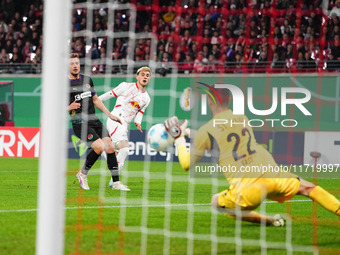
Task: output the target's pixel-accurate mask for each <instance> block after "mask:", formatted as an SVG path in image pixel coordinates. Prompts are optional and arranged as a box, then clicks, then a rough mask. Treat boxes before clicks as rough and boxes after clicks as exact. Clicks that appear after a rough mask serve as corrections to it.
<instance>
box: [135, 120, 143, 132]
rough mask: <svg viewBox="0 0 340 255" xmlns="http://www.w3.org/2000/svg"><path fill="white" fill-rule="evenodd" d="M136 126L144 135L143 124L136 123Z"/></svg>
mask: <svg viewBox="0 0 340 255" xmlns="http://www.w3.org/2000/svg"><path fill="white" fill-rule="evenodd" d="M135 125H136V128H137V129H138V130H139V131H140V132H141V133H143V130H142V126H141V124H139V123H136V122H135Z"/></svg>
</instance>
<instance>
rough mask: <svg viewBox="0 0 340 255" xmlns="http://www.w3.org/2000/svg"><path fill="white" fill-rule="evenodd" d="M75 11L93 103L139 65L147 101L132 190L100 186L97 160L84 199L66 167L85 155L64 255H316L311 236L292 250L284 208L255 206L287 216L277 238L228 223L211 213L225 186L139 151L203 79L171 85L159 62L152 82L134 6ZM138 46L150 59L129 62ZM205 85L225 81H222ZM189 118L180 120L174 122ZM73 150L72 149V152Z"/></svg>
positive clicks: (71, 201) (148, 38)
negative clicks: (99, 25)
mask: <svg viewBox="0 0 340 255" xmlns="http://www.w3.org/2000/svg"><path fill="white" fill-rule="evenodd" d="M73 10H74V12H75V13H78V16H81V17H83V16H85V18H86V26H85V27H84V29H82V30H79V31H75V32H73V35H72V36H73V39H72V41H73V44H74V47H73V48H74V49H75V50H77V47H78V46H79V47H80V48H81V47H83V48H84V49H85V56H84V57H83V58H81V61H82V65H83V67H84V68H83V73H84V74H86V75H93V79H94V83H95V88H96V91H97V93H98V94H99V95H100V94H101V93H103V92H106V91H109V90H111V89H112V88H114V87H116V86H117V85H118V84H119V83H120V82H122V81H127V82H133V81H134V80H135V73H136V70H137V68H138V67H140V66H145V65H147V66H149V67H150V68H151V70H152V71H153V74H152V78H151V81H150V83H149V84H148V86H147V91H148V93H149V95H150V98H151V103H150V104H149V106H148V108H147V111H146V112H145V114H144V117H143V122H142V128H143V130H144V133H143V134H139V133H138V132H139V131H137V130H135V129H134V128H132V127H131V126H130V128H131V131H130V158H129V159H128V160H127V161H126V163H125V166H124V168H123V170H122V171H121V172H120V180H121V182H122V183H124V184H128V185H129V187H130V188H131V191H129V192H120V191H112V190H111V189H110V188H109V187H108V182H109V178H110V172H109V171H108V170H107V166H106V161H105V160H100V161H98V163H97V164H96V165H94V167H93V168H92V169H91V170H90V172H89V177H88V179H89V185H90V187H91V190H90V191H83V190H81V189H79V188H78V183H77V182H75V181H74V175H75V174H76V172H77V170H72V169H73V167H75V168H78V169H79V168H81V167H82V165H83V162H84V156H85V155H86V154H83V155H81V156H82V157H81V160H79V161H77V160H75V161H74V162H75V163H72V164H73V165H72V167H71V168H72V169H71V170H69V175H70V177H69V180H68V197H67V208H66V209H67V222H66V237H67V238H66V243H65V244H66V245H65V246H66V247H65V253H66V254H185V253H186V254H209V253H210V254H234V253H235V254H244V253H255V254H258V253H261V254H282V253H285V254H293V253H296V252H304V253H307V254H318V251H317V249H315V248H313V243H312V240H311V237H310V236H309V237H308V240H306V242H301V240H299V241H297V242H294V240H293V239H294V236H295V234H294V231H296V230H295V229H294V225H293V223H292V220H291V219H290V213H291V211H290V210H291V209H290V207H289V206H287V207H283V206H280V207H279V208H274V207H273V206H272V205H273V203H271V202H265V203H262V204H261V206H260V208H259V212H260V213H263V214H268V207H270V208H269V214H274V213H275V212H278V211H279V210H281V211H284V210H286V212H287V215H286V219H287V222H286V227H285V228H283V229H279V230H274V229H273V228H267V227H266V226H265V224H260V225H257V226H253V225H251V224H247V223H243V222H241V221H240V220H236V221H234V220H232V219H228V218H227V217H225V216H224V215H222V214H220V213H218V212H217V211H216V210H214V209H213V208H212V207H211V206H210V199H211V197H212V195H213V194H216V193H218V192H221V191H222V190H224V189H226V187H227V182H226V180H224V179H219V178H190V176H189V174H188V173H186V172H184V171H183V170H182V169H181V168H180V165H179V164H178V162H177V155H176V152H175V151H174V150H170V151H169V152H155V151H154V150H152V149H151V148H150V146H149V145H148V144H147V141H146V133H147V130H148V129H149V128H150V127H151V126H152V125H154V124H156V123H163V122H164V120H165V119H166V118H168V117H170V116H174V115H178V114H179V112H181V111H182V110H181V109H180V97H181V95H182V93H183V91H184V89H186V88H187V87H189V86H190V85H191V83H193V82H197V81H200V79H201V77H200V76H198V75H196V76H195V77H189V78H185V77H184V78H183V77H181V78H179V75H178V74H177V69H176V66H175V65H172V63H171V62H169V63H167V65H168V66H167V68H168V73H167V77H166V78H162V77H160V76H157V74H156V70H159V69H161V68H163V67H164V64H163V66H162V63H156V62H155V61H154V59H155V55H156V48H157V36H156V35H154V34H151V33H135V32H134V31H135V28H136V23H135V20H136V18H137V10H136V7H135V5H133V4H118V3H116V2H114V3H100V4H98V3H92V2H90V1H88V2H86V3H79V4H75V5H74V6H73ZM117 17H118V19H119V20H123V23H124V24H125V26H127V27H128V29H127V30H126V31H116V30H115V29H116V28H115V24H116V23H115V20H116V18H117ZM96 18H103V19H107V27H106V28H103V29H98V30H96V28H94V27H95V23H96V21H95V20H96ZM116 25H117V24H116ZM119 40H120V41H121V42H123V45H124V44H125V46H122V47H125V51H126V56H124V57H119V58H118V57H117V58H116V57H115V55H116V54H119V53H120V51H115V49H116V47H117V45H118V44H119V43H118V42H117V41H119ZM140 42H147V43H146V44H147V45H148V46H149V47H150V54H149V59H148V60H141V61H136V51H135V50H134V49H135V48H136V45H137V43H140ZM78 44H80V45H78ZM82 44H83V45H82ZM94 44H96V45H98V44H100V45H101V46H100V47H98V48H99V50H100V49H101V47H103V48H104V50H100V52H101V57H100V58H95V57H93V54H92V53H93V52H94V50H95V49H94V48H96V47H93V46H94ZM80 52H81V49H80ZM83 52H84V51H83ZM207 77H208V78H206V77H204V78H205V79H209V75H208V76H207ZM213 79H214V80H223V79H224V76H222V75H221V76H220V77H214V78H213ZM241 80H246V78H244V77H242V78H241ZM242 82H243V81H242ZM114 103H115V100H114V99H112V101H110V102H106V103H105V105H106V106H107V108H108V109H109V110H112V108H113V106H114ZM98 116H101V119H102V120H103V124H104V126H105V125H106V116H105V115H103V114H99V113H98ZM188 116H189V115H188V113H183V112H182V117H187V118H188ZM131 125H133V124H131ZM137 134H139V135H137ZM74 146H75V143H70V148H74ZM79 146H81V145H79V144H78V145H76V150H77V152H79V151H80V149H79ZM78 154H79V153H78ZM134 159H139V160H138V161H136V160H134ZM71 179H72V180H71ZM292 203H296V204H297V203H309V202H308V201H306V200H301V201H299V200H295V201H293V202H292ZM290 206H291V205H290ZM236 218H237V217H236ZM302 227H303V228H304V230H303V232H304V233H309V231H310V230H311V228H310V227H309V226H307V224H304V225H303V226H302ZM306 229H307V230H306ZM312 230H314V229H312Z"/></svg>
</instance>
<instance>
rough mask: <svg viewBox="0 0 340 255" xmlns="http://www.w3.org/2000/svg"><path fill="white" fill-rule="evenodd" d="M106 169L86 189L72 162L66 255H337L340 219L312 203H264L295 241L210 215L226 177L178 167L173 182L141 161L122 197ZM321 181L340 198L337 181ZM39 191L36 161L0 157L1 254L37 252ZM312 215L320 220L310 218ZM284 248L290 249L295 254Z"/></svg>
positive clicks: (278, 231)
mask: <svg viewBox="0 0 340 255" xmlns="http://www.w3.org/2000/svg"><path fill="white" fill-rule="evenodd" d="M101 164H102V166H104V164H105V163H104V162H103V161H99V162H97V163H96V164H95V165H94V167H93V170H91V171H90V174H89V177H88V180H89V186H90V188H91V189H90V190H89V191H83V190H81V189H80V188H79V184H78V181H77V180H76V178H75V174H76V173H77V168H78V167H79V165H80V162H79V160H69V161H68V174H67V193H66V194H67V200H66V201H67V202H66V205H65V206H66V209H65V212H66V223H65V254H140V253H141V252H144V253H145V254H163V252H164V250H163V247H164V244H166V246H165V247H169V250H168V251H165V253H167V254H188V253H192V254H202V255H203V254H211V253H214V254H235V252H236V251H240V249H242V250H241V253H242V254H261V251H262V252H263V253H265V251H266V254H312V252H311V251H312V245H315V247H316V248H317V250H318V252H319V254H339V253H340V221H339V218H338V217H336V216H334V215H333V214H331V213H330V212H328V211H326V210H325V209H323V208H321V207H320V206H317V207H315V206H314V208H313V203H312V202H311V201H310V200H309V199H308V198H305V197H302V196H296V197H295V198H294V200H293V201H292V202H288V203H285V204H279V203H271V202H268V203H266V204H265V207H266V211H267V213H268V214H276V213H285V212H290V213H291V215H292V217H293V222H292V229H291V230H292V231H291V236H290V234H289V233H288V235H287V232H289V231H287V228H274V227H267V228H261V227H260V226H259V225H256V224H251V223H246V222H242V223H240V222H236V221H234V220H232V219H230V218H228V217H226V216H224V215H222V214H218V213H215V212H214V211H213V210H211V209H210V206H209V203H210V198H211V196H212V194H213V193H214V192H216V191H222V190H224V189H225V188H226V187H227V186H226V185H227V182H226V181H225V180H223V179H218V180H214V181H215V183H214V185H213V184H212V180H211V179H201V178H200V179H195V183H194V184H190V178H189V176H188V173H187V172H185V171H183V170H182V169H181V168H180V166H179V164H178V163H174V164H173V166H172V168H171V169H170V170H171V175H170V176H169V175H166V173H167V172H166V169H167V168H166V163H164V162H150V165H149V171H146V170H144V163H143V162H138V161H129V162H128V165H127V166H126V167H125V168H124V170H123V172H124V175H123V177H122V179H123V182H124V183H125V184H127V185H128V186H129V187H130V188H131V191H130V192H125V193H124V194H123V192H120V191H113V190H111V189H110V188H109V187H107V184H108V181H109V176H108V175H107V176H106V177H105V179H103V178H102V177H101V175H100V173H101V172H100V171H104V170H100V167H101ZM146 165H148V163H146ZM47 171H48V170H47ZM106 171H107V170H106ZM168 171H169V169H168ZM145 173H149V177H150V179H145ZM107 174H109V171H107ZM126 174H127V175H126ZM170 178H171V180H172V181H171V182H170ZM148 180H149V181H148ZM317 182H318V184H319V185H320V186H322V187H323V188H325V189H327V190H329V191H330V192H331V193H333V194H334V195H335V196H336V197H338V198H339V185H340V181H339V179H319V180H317ZM145 187H148V189H146V188H145ZM37 188H38V160H37V159H21V158H0V236H1V238H0V254H5V255H19V254H20V255H21V254H25V255H29V254H34V253H35V235H36V215H37ZM170 188H171V192H169V191H170ZM147 190H148V192H147V193H145V191H147ZM167 191H168V192H167ZM191 191H193V193H191ZM146 199H147V201H148V204H146ZM79 207H81V209H79ZM313 210H317V217H314V218H313V217H312V211H313ZM215 219H216V221H215ZM312 220H314V221H315V222H316V223H314V224H313V223H312ZM215 222H217V224H214V223H215ZM120 223H124V226H125V231H122V230H123V229H119V227H118V226H119V224H120ZM141 226H145V227H146V228H141ZM235 226H236V228H235ZM164 229H166V230H167V231H164ZM235 229H236V230H235ZM99 230H100V231H99ZM141 231H147V232H146V233H148V234H147V235H145V234H143V235H142V234H141ZM211 234H212V235H211ZM235 236H236V237H240V239H237V238H235ZM261 237H262V240H265V242H262V243H261V242H260V240H261ZM289 239H291V242H290V241H289ZM237 242H241V243H242V246H237V245H236V243H237ZM290 243H291V244H292V246H290ZM261 244H262V248H261ZM266 247H267V248H266ZM286 247H288V249H289V247H292V249H293V251H292V253H289V252H288V251H287V250H285V248H286ZM261 249H262V250H261ZM96 251H97V253H96Z"/></svg>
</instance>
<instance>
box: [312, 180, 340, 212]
mask: <svg viewBox="0 0 340 255" xmlns="http://www.w3.org/2000/svg"><path fill="white" fill-rule="evenodd" d="M309 197H310V198H311V199H313V200H314V201H316V202H318V203H319V204H320V205H321V206H322V207H324V208H325V209H327V210H328V211H331V212H332V213H335V214H337V215H338V216H340V201H339V200H338V199H336V198H335V197H334V196H333V195H332V194H330V193H329V192H327V191H326V190H324V189H323V188H321V187H320V186H316V187H315V188H314V189H313V190H312V191H311V192H310V193H309Z"/></svg>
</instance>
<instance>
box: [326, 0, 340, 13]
mask: <svg viewBox="0 0 340 255" xmlns="http://www.w3.org/2000/svg"><path fill="white" fill-rule="evenodd" d="M333 15H335V16H338V17H339V16H340V2H339V1H338V2H337V4H336V5H335V6H334V7H333V8H332V10H331V11H330V12H329V16H330V17H332V16H333Z"/></svg>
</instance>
